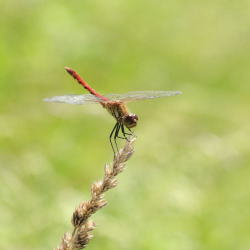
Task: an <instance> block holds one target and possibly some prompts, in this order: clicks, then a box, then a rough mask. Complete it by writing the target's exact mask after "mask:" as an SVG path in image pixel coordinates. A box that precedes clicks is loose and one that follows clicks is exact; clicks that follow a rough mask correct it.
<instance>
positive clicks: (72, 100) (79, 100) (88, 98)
mask: <svg viewBox="0 0 250 250" xmlns="http://www.w3.org/2000/svg"><path fill="white" fill-rule="evenodd" d="M44 101H45V102H61V103H69V104H87V103H98V102H102V100H101V99H100V98H98V97H96V96H94V95H91V94H86V95H63V96H54V97H51V98H45V99H44Z"/></svg>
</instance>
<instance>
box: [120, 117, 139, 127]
mask: <svg viewBox="0 0 250 250" xmlns="http://www.w3.org/2000/svg"><path fill="white" fill-rule="evenodd" d="M137 121H138V116H137V115H136V114H129V115H126V116H125V117H124V118H123V123H124V125H125V126H126V127H127V128H133V127H135V126H136V125H137Z"/></svg>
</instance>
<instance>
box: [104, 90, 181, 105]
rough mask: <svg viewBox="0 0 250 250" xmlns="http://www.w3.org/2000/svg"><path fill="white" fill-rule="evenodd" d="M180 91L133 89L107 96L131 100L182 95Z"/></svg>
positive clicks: (119, 99) (114, 99)
mask: <svg viewBox="0 0 250 250" xmlns="http://www.w3.org/2000/svg"><path fill="white" fill-rule="evenodd" d="M180 94H181V92H180V91H154V90H152V91H132V92H128V93H126V94H108V95H104V96H105V97H107V98H109V99H111V100H113V101H123V102H130V101H134V100H145V99H154V98H160V97H167V96H175V95H180Z"/></svg>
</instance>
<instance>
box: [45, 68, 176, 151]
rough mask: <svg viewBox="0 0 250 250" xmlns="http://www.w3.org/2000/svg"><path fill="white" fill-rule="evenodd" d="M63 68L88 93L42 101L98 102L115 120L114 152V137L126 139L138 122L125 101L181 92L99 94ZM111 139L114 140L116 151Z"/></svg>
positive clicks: (76, 74)
mask: <svg viewBox="0 0 250 250" xmlns="http://www.w3.org/2000/svg"><path fill="white" fill-rule="evenodd" d="M65 69H66V71H67V72H68V73H69V74H70V75H71V76H72V77H73V78H74V79H76V80H77V82H78V83H79V84H81V85H82V86H83V87H84V88H85V89H86V90H87V91H88V92H89V93H90V94H85V95H64V96H54V97H51V98H46V99H44V101H46V102H61V103H69V104H87V103H100V104H101V105H102V107H103V108H105V109H106V110H107V111H108V112H109V113H110V114H111V115H112V116H113V117H114V118H115V120H116V124H115V126H114V128H113V129H112V131H111V133H110V136H109V140H110V144H111V147H112V150H113V152H114V154H115V153H116V152H118V146H117V142H116V139H117V138H121V139H126V140H128V136H131V135H133V132H132V130H131V128H133V127H135V126H136V125H137V122H138V116H137V115H136V114H133V113H130V112H129V111H128V109H127V107H126V105H125V103H126V102H130V101H135V100H144V99H153V98H159V97H166V96H175V95H179V94H181V92H180V91H133V92H128V93H126V94H108V95H101V94H99V93H98V92H96V91H95V90H94V89H93V88H91V87H90V86H89V85H88V84H87V82H86V81H84V80H83V79H82V78H81V77H80V75H79V74H78V73H77V72H76V71H74V70H73V69H70V68H68V67H65ZM125 129H128V131H129V132H126V131H125ZM120 131H121V132H122V136H120V135H119V132H120ZM112 140H114V142H115V147H116V151H115V148H114V145H113V142H112Z"/></svg>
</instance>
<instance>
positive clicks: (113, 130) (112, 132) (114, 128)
mask: <svg viewBox="0 0 250 250" xmlns="http://www.w3.org/2000/svg"><path fill="white" fill-rule="evenodd" d="M117 126H118V122H117V123H116V124H115V126H114V127H113V129H112V131H111V133H110V135H109V141H110V145H111V147H112V151H113V153H114V155H115V148H114V145H113V142H112V137H113V134H114V132H115V131H116V130H117Z"/></svg>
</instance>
